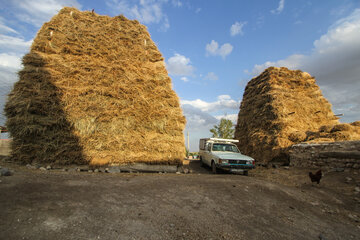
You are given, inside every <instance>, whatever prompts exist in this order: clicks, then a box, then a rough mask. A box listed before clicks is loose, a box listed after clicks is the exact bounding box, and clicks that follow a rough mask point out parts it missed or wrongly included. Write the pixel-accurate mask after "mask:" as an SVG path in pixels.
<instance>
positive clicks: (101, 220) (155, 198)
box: [0, 160, 360, 240]
mask: <svg viewBox="0 0 360 240" xmlns="http://www.w3.org/2000/svg"><path fill="white" fill-rule="evenodd" d="M0 166H2V167H3V168H4V167H7V168H10V169H11V170H12V171H14V174H13V175H12V176H9V177H4V176H3V177H0V181H1V182H0V216H1V217H0V239H54V240H55V239H329V240H330V239H360V223H359V221H360V193H358V192H356V191H355V190H354V189H355V188H356V187H357V186H359V185H360V175H359V174H358V172H355V171H351V172H325V176H324V177H323V179H322V181H321V183H320V184H319V185H317V184H314V185H312V184H311V182H310V180H309V178H308V171H309V169H295V168H289V169H285V168H283V167H280V168H277V169H274V168H271V169H266V168H257V169H255V170H253V171H251V172H250V173H249V176H242V175H235V174H226V173H221V174H217V175H213V174H211V173H210V170H209V169H206V168H201V167H200V166H199V163H198V161H195V160H194V161H190V164H189V165H186V166H185V167H189V168H190V169H192V173H191V174H158V173H156V174H155V173H154V174H152V173H151V174H149V173H147V174H144V173H114V174H110V173H87V172H75V171H74V172H63V171H61V170H49V171H41V170H38V169H36V170H35V169H28V168H27V167H25V166H19V165H15V164H12V163H7V162H4V161H0ZM346 177H348V178H351V180H349V179H348V180H346ZM346 181H347V182H348V183H347V182H346Z"/></svg>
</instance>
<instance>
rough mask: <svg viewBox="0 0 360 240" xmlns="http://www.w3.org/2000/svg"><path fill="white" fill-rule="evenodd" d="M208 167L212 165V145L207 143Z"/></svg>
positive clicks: (206, 160) (206, 159)
mask: <svg viewBox="0 0 360 240" xmlns="http://www.w3.org/2000/svg"><path fill="white" fill-rule="evenodd" d="M204 162H205V163H206V165H208V166H210V164H211V143H206V146H205V161H204Z"/></svg>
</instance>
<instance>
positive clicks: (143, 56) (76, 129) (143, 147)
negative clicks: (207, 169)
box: [5, 7, 185, 165]
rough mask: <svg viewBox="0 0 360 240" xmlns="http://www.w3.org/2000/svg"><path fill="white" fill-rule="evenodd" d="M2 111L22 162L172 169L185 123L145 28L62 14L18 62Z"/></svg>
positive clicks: (180, 155) (73, 13) (79, 14)
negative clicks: (138, 164)
mask: <svg viewBox="0 0 360 240" xmlns="http://www.w3.org/2000/svg"><path fill="white" fill-rule="evenodd" d="M23 65H24V68H23V70H21V71H20V73H19V78H20V79H19V81H18V82H17V83H16V84H15V86H14V89H13V90H12V92H11V93H10V95H9V98H8V101H7V104H6V107H5V112H6V115H7V118H8V121H7V126H8V129H9V131H10V133H11V136H12V137H13V145H12V158H13V159H14V160H19V161H22V162H25V163H30V162H34V161H36V162H48V163H58V164H71V163H77V164H80V163H81V164H83V163H89V164H95V165H103V164H123V163H133V162H145V163H149V164H158V163H161V164H180V163H181V162H182V159H183V157H184V155H185V146H184V136H183V129H184V126H185V118H184V116H183V114H182V111H181V108H180V105H179V99H178V97H177V95H176V93H175V92H174V91H173V90H172V85H171V79H170V78H169V76H168V74H167V71H166V69H165V65H164V60H163V57H162V55H161V53H160V52H159V51H158V49H157V47H156V45H155V44H154V42H153V41H152V40H151V38H150V35H149V33H148V32H147V30H146V27H145V26H143V25H141V24H139V22H137V21H130V20H127V19H126V18H125V17H123V16H118V17H114V18H111V17H108V16H99V15H97V14H96V13H92V12H80V11H78V10H76V9H75V8H67V7H66V8H64V9H62V10H61V11H60V12H59V14H57V15H56V16H54V17H53V18H52V19H51V21H50V22H48V23H45V24H44V25H43V26H42V28H41V29H40V31H39V32H38V34H37V36H36V38H35V39H34V42H33V44H32V46H31V51H30V53H29V54H27V55H25V56H24V58H23Z"/></svg>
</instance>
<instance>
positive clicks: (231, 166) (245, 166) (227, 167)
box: [216, 164, 255, 171]
mask: <svg viewBox="0 0 360 240" xmlns="http://www.w3.org/2000/svg"><path fill="white" fill-rule="evenodd" d="M216 167H218V168H221V169H224V170H228V171H236V170H241V169H243V170H251V169H254V168H255V166H254V165H252V164H218V165H217V166H216Z"/></svg>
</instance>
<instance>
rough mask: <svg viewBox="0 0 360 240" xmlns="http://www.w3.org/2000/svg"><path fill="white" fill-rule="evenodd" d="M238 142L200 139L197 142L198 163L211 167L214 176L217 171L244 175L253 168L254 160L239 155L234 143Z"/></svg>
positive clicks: (220, 139)
mask: <svg viewBox="0 0 360 240" xmlns="http://www.w3.org/2000/svg"><path fill="white" fill-rule="evenodd" d="M237 142H239V141H238V140H233V139H222V138H202V139H200V142H199V155H200V163H201V164H202V165H207V166H209V167H211V170H212V172H213V173H214V174H216V173H217V170H218V169H222V170H226V171H230V172H236V173H244V175H248V171H249V170H251V169H254V168H255V160H254V159H253V158H251V157H249V156H246V155H243V154H241V152H240V151H239V149H238V148H237V146H236V145H235V143H237Z"/></svg>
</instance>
